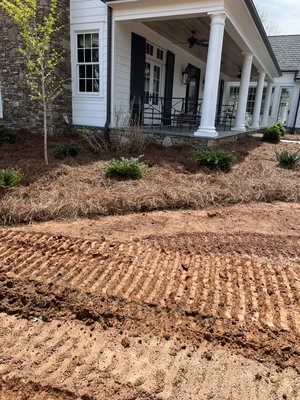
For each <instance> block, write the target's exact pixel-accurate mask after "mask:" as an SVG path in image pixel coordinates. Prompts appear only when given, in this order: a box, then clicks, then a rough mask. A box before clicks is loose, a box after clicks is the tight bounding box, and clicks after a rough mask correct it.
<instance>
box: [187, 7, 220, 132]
mask: <svg viewBox="0 0 300 400" xmlns="http://www.w3.org/2000/svg"><path fill="white" fill-rule="evenodd" d="M210 18H211V24H210V34H209V45H208V55H207V64H206V73H205V84H204V94H203V103H202V109H201V123H200V127H199V128H198V130H197V131H196V132H195V133H194V135H195V136H206V137H216V136H218V132H217V131H216V127H215V120H216V112H217V100H218V85H219V79H220V69H221V58H222V48H223V37H224V27H225V20H226V13H225V12H220V13H216V14H211V15H210Z"/></svg>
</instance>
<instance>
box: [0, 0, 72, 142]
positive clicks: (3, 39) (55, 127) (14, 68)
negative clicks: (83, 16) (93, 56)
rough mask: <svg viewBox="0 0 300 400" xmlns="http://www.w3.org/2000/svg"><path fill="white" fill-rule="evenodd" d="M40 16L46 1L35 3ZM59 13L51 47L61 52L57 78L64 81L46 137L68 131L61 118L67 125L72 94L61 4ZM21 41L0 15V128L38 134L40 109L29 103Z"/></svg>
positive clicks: (67, 8)
mask: <svg viewBox="0 0 300 400" xmlns="http://www.w3.org/2000/svg"><path fill="white" fill-rule="evenodd" d="M38 1H39V5H40V15H41V16H42V15H43V13H44V12H45V11H46V10H47V6H48V5H49V1H50V0H38ZM61 3H63V4H62V7H61V11H60V15H61V18H60V24H61V25H62V26H63V28H62V30H61V31H60V32H58V33H57V34H55V35H56V36H55V37H54V40H53V45H54V46H55V47H56V48H57V49H58V50H62V49H63V50H64V54H63V59H62V61H61V63H60V65H59V74H60V76H62V78H63V80H64V81H65V82H64V84H63V91H62V94H61V95H60V96H59V97H57V98H56V99H55V101H54V104H53V107H52V109H51V112H50V113H49V116H48V117H49V128H50V129H49V133H50V135H51V134H57V133H60V132H66V131H68V130H69V126H68V125H67V124H65V123H64V121H63V116H62V114H66V115H67V116H68V118H69V121H70V123H71V119H72V92H71V81H70V77H71V64H70V23H69V16H70V5H69V0H64V1H63V2H61ZM21 46H22V40H21V38H20V35H19V33H18V29H17V27H16V26H15V25H14V23H13V22H12V21H11V20H10V19H9V17H8V16H7V15H6V14H4V12H3V10H1V11H0V87H1V92H2V104H3V120H1V119H0V125H1V124H4V125H8V126H11V127H16V128H27V129H29V130H30V131H32V132H36V133H41V128H42V124H43V112H42V108H41V106H40V105H39V104H38V103H36V102H33V101H31V100H30V98H29V89H28V87H27V85H26V82H25V80H24V77H25V72H26V65H25V62H24V58H23V57H22V55H21V54H20V53H19V51H18V49H19V48H20V47H21Z"/></svg>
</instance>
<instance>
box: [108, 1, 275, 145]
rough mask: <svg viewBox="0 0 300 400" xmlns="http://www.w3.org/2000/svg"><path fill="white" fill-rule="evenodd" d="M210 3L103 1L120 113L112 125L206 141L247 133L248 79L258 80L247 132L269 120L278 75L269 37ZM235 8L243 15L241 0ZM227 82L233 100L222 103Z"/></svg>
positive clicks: (251, 23)
mask: <svg viewBox="0 0 300 400" xmlns="http://www.w3.org/2000/svg"><path fill="white" fill-rule="evenodd" d="M150 3H151V4H152V3H153V4H152V5H153V7H152V6H151V4H150ZM208 3H211V4H208ZM208 3H205V4H204V2H199V1H198V2H196V1H194V0H190V1H189V2H188V3H187V4H185V10H184V13H183V12H182V8H181V3H180V2H178V1H176V0H174V2H172V6H170V7H167V8H165V7H164V6H163V7H161V6H158V4H157V2H155V1H154V0H151V1H148V2H147V6H146V3H145V2H143V1H135V2H134V5H133V4H132V3H131V2H125V1H124V2H122V1H117V2H114V1H110V2H109V3H108V4H109V5H110V6H111V7H112V15H113V17H112V32H113V33H112V37H113V38H114V40H113V46H112V54H113V58H112V60H113V71H112V75H113V77H112V82H113V84H112V93H113V98H112V103H111V104H112V110H113V113H114V112H115V113H118V118H115V117H114V115H112V125H111V126H115V127H120V126H122V124H123V126H124V124H125V123H126V122H127V123H130V124H133V125H135V124H138V125H139V126H143V129H144V130H145V131H148V132H149V131H152V132H160V133H162V132H163V134H165V135H167V134H168V135H173V134H174V136H176V137H178V136H184V137H188V136H191V135H192V136H195V137H199V138H204V139H206V138H218V137H220V138H221V139H223V138H224V137H231V136H232V137H235V136H236V135H237V134H241V133H243V132H245V133H246V134H247V133H248V125H247V123H246V116H247V114H248V112H247V101H248V89H249V84H250V81H252V82H253V81H254V82H256V96H255V101H254V104H253V110H252V113H251V114H252V115H251V124H250V126H251V130H250V131H255V130H257V129H260V128H261V127H262V126H266V125H267V123H266V121H267V119H268V113H269V108H270V101H271V95H272V80H273V78H274V76H276V75H278V73H279V72H278V70H277V65H276V62H275V61H274V59H273V55H272V54H271V52H270V49H269V48H268V46H267V44H268V42H267V41H268V39H267V37H266V36H265V34H264V32H262V31H259V30H257V27H258V26H257V24H259V22H258V21H256V20H255V21H253V20H249V18H248V19H245V21H246V22H245V27H241V26H240V25H237V24H236V21H235V20H234V18H233V19H232V18H231V17H230V16H232V15H234V14H235V12H236V10H235V9H234V8H235V7H233V8H232V9H231V8H230V7H231V6H229V4H226V5H225V4H222V5H220V4H219V3H218V4H216V2H215V1H214V0H211V2H208ZM178 7H179V8H180V13H179V8H178ZM238 7H239V8H240V10H239V11H240V12H241V13H243V14H244V16H246V15H247V12H249V10H247V7H248V6H246V5H245V3H243V2H242V3H241V4H240V5H239V6H238ZM229 11H230V12H229ZM246 25H247V26H246ZM244 28H245V29H246V28H247V30H248V33H249V32H251V34H252V36H251V37H249V38H247V37H246V36H245V32H244ZM258 31H259V33H258ZM250 39H251V40H250ZM226 82H238V83H239V94H238V96H237V101H236V103H234V104H233V103H232V102H230V103H225V102H224V85H226ZM266 82H267V85H268V86H267V91H266V96H265V100H264V109H263V110H264V112H263V115H262V116H261V110H262V99H263V89H264V86H265V84H266ZM225 101H226V100H225ZM128 105H129V106H128ZM235 106H236V107H235ZM122 113H123V115H124V116H125V117H124V118H123V121H122V117H121V118H119V117H120V115H121V114H122ZM120 120H121V121H120ZM124 121H125V122H124ZM222 132H224V133H222Z"/></svg>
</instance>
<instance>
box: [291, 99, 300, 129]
mask: <svg viewBox="0 0 300 400" xmlns="http://www.w3.org/2000/svg"><path fill="white" fill-rule="evenodd" d="M299 107H300V92H299V97H298V104H297V109H296V115H295V121H294V125H293V128H292V131H291V133H296V123H297V117H298V112H299Z"/></svg>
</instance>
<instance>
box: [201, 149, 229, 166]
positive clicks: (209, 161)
mask: <svg viewBox="0 0 300 400" xmlns="http://www.w3.org/2000/svg"><path fill="white" fill-rule="evenodd" d="M194 160H195V163H196V165H197V166H198V167H207V168H210V169H220V170H222V171H229V170H230V169H231V166H232V163H233V155H232V154H231V153H229V152H228V151H225V150H211V149H198V150H196V151H195V154H194Z"/></svg>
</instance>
